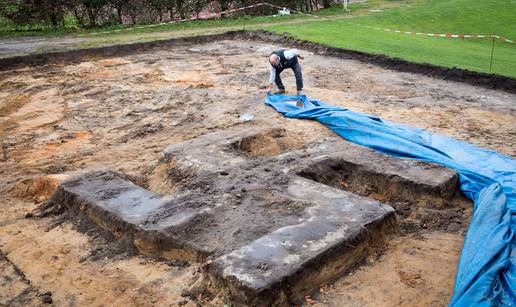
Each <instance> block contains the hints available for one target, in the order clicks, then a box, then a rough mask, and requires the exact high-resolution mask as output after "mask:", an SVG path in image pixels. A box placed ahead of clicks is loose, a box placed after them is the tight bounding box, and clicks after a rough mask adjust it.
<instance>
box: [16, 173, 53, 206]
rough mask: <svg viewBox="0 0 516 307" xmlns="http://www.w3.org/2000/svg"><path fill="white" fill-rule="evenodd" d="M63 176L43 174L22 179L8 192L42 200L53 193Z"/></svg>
mask: <svg viewBox="0 0 516 307" xmlns="http://www.w3.org/2000/svg"><path fill="white" fill-rule="evenodd" d="M62 177H63V176H43V177H37V178H30V179H25V180H22V181H21V182H20V183H18V184H17V185H15V186H14V187H13V188H12V189H11V190H10V191H9V192H10V193H11V194H12V195H13V196H15V197H19V198H23V199H26V200H30V201H37V202H43V201H46V200H48V199H49V198H50V196H52V194H54V192H55V191H56V189H57V187H58V186H59V183H60V182H61V181H62V179H63V178H62Z"/></svg>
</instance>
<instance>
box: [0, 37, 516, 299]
mask: <svg viewBox="0 0 516 307" xmlns="http://www.w3.org/2000/svg"><path fill="white" fill-rule="evenodd" d="M277 47H278V46H273V45H270V44H264V43H259V42H252V41H220V42H213V43H212V44H206V45H196V46H185V47H177V48H173V49H169V50H155V51H151V52H147V53H142V54H135V55H131V56H126V57H123V58H109V59H95V58H91V59H90V60H88V61H85V62H83V63H81V64H79V65H68V66H66V65H65V66H58V65H49V66H43V67H38V68H27V69H22V70H16V71H7V72H1V73H0V140H1V142H2V152H1V155H0V160H1V159H2V158H4V160H1V161H2V162H0V165H1V167H0V193H1V199H2V201H1V202H0V206H1V207H0V252H1V254H0V272H1V273H0V305H15V306H16V305H40V304H41V303H42V302H49V301H50V300H51V301H52V302H53V303H54V304H55V305H58V306H62V305H64V306H84V305H88V306H110V305H113V306H122V305H138V306H149V305H156V306H158V305H159V306H166V305H169V306H178V305H186V306H195V305H196V301H197V302H203V303H204V304H206V305H210V304H211V305H215V306H220V305H221V304H222V302H220V301H219V300H218V299H217V298H211V297H210V296H209V294H206V293H194V295H192V292H191V291H189V292H188V291H187V292H185V291H186V290H189V289H192V288H195V286H196V284H197V283H198V282H199V279H200V275H201V274H200V273H199V266H198V265H196V264H190V265H188V266H184V265H181V264H177V263H173V262H164V261H160V260H159V259H150V258H148V257H142V256H138V255H135V254H133V253H130V252H127V251H124V250H121V249H119V245H118V244H117V242H116V241H114V240H112V239H110V238H109V236H107V235H104V234H102V233H101V232H98V231H88V230H87V228H81V227H80V225H77V223H72V222H70V221H68V220H66V219H63V218H61V217H46V218H30V215H29V216H28V217H27V216H26V215H27V213H30V212H31V211H32V210H33V209H34V208H36V207H37V206H38V205H39V204H41V203H42V202H44V201H45V199H46V198H48V196H49V195H50V194H51V193H52V191H53V189H54V188H55V186H56V184H58V182H59V180H61V179H62V178H63V177H66V176H68V175H70V174H74V173H76V172H81V171H84V170H93V169H110V170H114V171H120V172H124V173H127V174H129V175H131V176H133V178H135V180H136V181H141V182H145V181H146V179H147V177H146V176H147V175H148V174H149V173H150V171H152V169H153V168H154V166H155V165H156V164H157V162H158V160H159V159H160V158H161V151H162V150H163V149H164V148H165V147H166V146H167V145H169V144H173V143H178V142H181V141H184V140H187V139H191V138H194V137H196V136H199V135H202V134H205V133H208V132H212V131H215V130H220V129H226V128H229V127H232V126H235V125H251V126H256V127H263V126H267V127H269V126H271V127H272V126H281V127H284V128H285V129H287V131H288V132H289V133H292V135H297V136H299V139H300V140H303V141H302V142H305V143H309V142H311V141H313V140H315V139H317V138H320V137H323V136H329V135H332V133H331V132H330V131H328V130H327V129H326V128H324V127H322V126H321V125H319V124H317V123H315V122H310V121H303V120H296V119H285V118H282V117H281V116H279V115H278V114H277V113H276V112H275V111H273V110H272V109H271V108H269V107H267V106H265V105H264V104H263V100H264V94H265V93H264V86H265V84H266V81H267V77H268V76H267V69H266V55H267V54H268V53H269V52H270V51H271V50H273V49H274V48H277ZM305 55H306V60H305V61H304V62H303V69H304V74H305V76H306V78H305V83H306V93H307V94H308V95H309V96H311V97H316V98H318V99H321V100H323V101H325V102H328V103H331V104H334V105H339V106H344V107H349V108H351V109H353V110H355V111H358V112H365V113H373V114H376V115H379V116H381V117H383V118H384V119H388V120H391V121H396V122H400V123H405V124H408V125H412V126H416V127H421V128H426V129H429V130H431V131H434V132H439V133H442V134H446V135H448V136H452V137H455V138H457V139H460V140H464V141H468V142H471V143H474V144H476V145H478V146H481V147H485V148H490V149H494V150H498V151H500V152H502V153H504V154H507V155H510V156H515V155H516V146H515V145H516V144H515V143H516V137H515V135H516V105H514V101H516V95H512V94H507V93H504V92H497V91H491V90H486V89H482V88H475V87H473V86H469V85H465V84H460V83H454V82H446V81H442V80H436V79H432V78H428V77H425V76H420V75H414V74H409V73H399V72H395V71H390V70H386V69H383V68H379V67H376V66H373V65H368V64H364V63H360V62H357V61H353V60H340V59H334V58H329V57H326V58H325V57H321V56H316V55H311V54H310V53H308V52H305ZM284 75H285V77H284V79H285V83H286V84H287V86H288V88H289V90H291V92H294V90H295V89H294V88H293V86H294V80H293V75H292V73H291V72H285V73H284ZM249 114H250V115H252V116H254V119H253V120H251V121H244V120H243V119H242V118H243V117H242V115H249ZM343 142H344V141H343ZM296 146H299V144H297V143H296ZM457 229H458V230H457V231H450V229H448V230H447V231H442V230H422V231H419V232H416V233H411V234H403V235H401V234H399V235H397V236H395V237H393V238H392V240H391V242H390V243H389V245H388V246H387V247H386V249H385V252H384V253H383V255H381V256H380V257H379V258H378V259H369V260H368V263H367V264H365V265H364V266H362V267H360V268H358V269H357V270H356V271H354V272H353V273H351V274H349V275H348V276H342V277H340V278H338V279H337V280H336V281H335V282H334V283H332V284H330V285H327V286H324V287H322V288H321V289H319V291H317V293H312V294H310V293H307V296H308V297H307V298H306V304H308V305H310V304H315V305H317V306H328V305H329V306H346V305H349V306H356V305H366V306H392V305H405V306H413V305H431V306H434V305H435V306H444V305H447V303H448V302H449V299H450V296H451V292H452V287H453V282H454V272H455V267H456V263H457V260H458V257H459V253H460V249H461V245H462V240H463V235H464V234H463V231H462V230H460V229H462V228H460V227H458V228H457Z"/></svg>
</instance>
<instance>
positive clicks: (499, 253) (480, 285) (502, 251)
mask: <svg viewBox="0 0 516 307" xmlns="http://www.w3.org/2000/svg"><path fill="white" fill-rule="evenodd" d="M295 101H301V102H303V103H304V106H303V107H297V106H296V105H295ZM266 104H267V105H270V106H271V107H273V108H274V109H275V110H276V111H278V112H279V113H281V114H283V115H284V116H286V117H291V118H304V119H314V120H317V121H318V122H320V123H322V124H324V125H326V126H327V127H328V128H330V129H331V130H333V131H334V132H336V133H337V134H338V135H340V136H341V137H343V138H344V139H346V140H348V141H350V142H353V143H356V144H359V145H363V146H366V147H369V148H372V149H375V150H377V151H380V152H383V153H386V154H389V155H392V156H396V157H403V158H410V159H416V160H420V161H426V162H434V163H438V164H441V165H444V166H446V167H449V168H451V169H454V170H456V171H457V172H458V174H459V179H460V184H461V191H462V192H463V193H464V194H465V195H466V196H467V197H468V198H470V199H471V200H473V202H474V214H473V217H472V219H471V222H470V225H469V228H468V232H467V234H466V238H465V240H464V245H463V248H462V253H461V256H460V260H459V264H458V268H457V275H456V278H455V289H454V294H453V297H452V300H451V303H450V305H451V306H478V305H485V306H493V305H495V306H496V305H498V306H500V305H507V306H516V235H515V233H516V160H513V159H511V158H510V157H507V156H504V155H501V154H499V153H497V152H495V151H491V150H486V149H481V148H478V147H475V146H473V145H471V144H468V143H465V142H461V141H457V140H454V139H451V138H448V137H445V136H442V135H437V134H433V133H431V132H428V131H426V130H422V129H417V128H412V127H408V126H404V125H400V124H395V123H392V122H388V121H383V120H381V119H380V118H378V117H375V116H370V115H365V114H360V113H355V112H353V111H351V110H348V109H345V108H341V107H334V106H330V105H326V104H324V103H322V102H320V101H318V100H311V99H308V98H307V97H306V96H285V95H268V96H267V98H266Z"/></svg>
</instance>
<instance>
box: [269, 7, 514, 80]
mask: <svg viewBox="0 0 516 307" xmlns="http://www.w3.org/2000/svg"><path fill="white" fill-rule="evenodd" d="M392 2H396V1H395V0H392ZM515 12H516V1H508V0H483V1H474V0H447V1H443V0H425V1H422V0H413V1H409V3H408V4H407V5H404V6H401V7H400V6H397V7H393V8H390V9H385V10H383V11H382V12H377V13H371V14H368V15H365V16H358V17H355V18H349V19H337V20H333V21H325V22H306V23H303V24H296V25H275V26H270V27H268V29H270V30H272V31H275V32H280V33H281V32H288V33H290V34H291V35H293V36H295V37H298V38H300V39H304V40H309V41H313V42H317V43H322V44H325V45H329V46H334V47H339V48H346V49H353V50H359V51H364V52H369V53H375V54H386V55H389V56H393V57H399V58H403V59H406V60H409V61H413V62H422V63H432V64H436V65H440V66H446V67H460V68H465V69H469V70H474V71H481V72H491V73H496V74H500V75H506V76H511V77H516V44H508V43H504V42H501V41H495V49H494V61H493V67H492V70H489V67H490V57H491V46H492V41H491V40H489V39H451V38H438V37H420V36H410V35H405V34H399V33H390V32H385V31H380V30H375V29H371V28H367V27H364V26H374V27H382V28H390V29H398V30H402V31H416V32H429V33H454V34H455V33H456V34H486V35H490V34H497V35H500V36H505V37H508V38H511V39H516V13H515Z"/></svg>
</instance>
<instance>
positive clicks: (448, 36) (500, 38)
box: [361, 25, 514, 44]
mask: <svg viewBox="0 0 516 307" xmlns="http://www.w3.org/2000/svg"><path fill="white" fill-rule="evenodd" d="M361 26H362V27H366V28H370V29H375V30H379V31H386V32H394V33H401V34H407V35H420V36H432V37H447V38H495V39H499V40H502V41H504V42H506V43H510V44H514V41H512V40H510V39H508V38H505V37H501V36H498V35H475V34H448V33H445V34H440V33H439V34H437V33H422V32H411V31H400V30H392V29H388V28H379V27H372V26H363V25H361Z"/></svg>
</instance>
